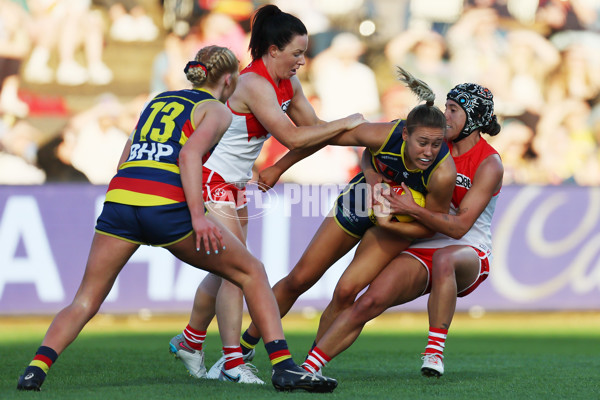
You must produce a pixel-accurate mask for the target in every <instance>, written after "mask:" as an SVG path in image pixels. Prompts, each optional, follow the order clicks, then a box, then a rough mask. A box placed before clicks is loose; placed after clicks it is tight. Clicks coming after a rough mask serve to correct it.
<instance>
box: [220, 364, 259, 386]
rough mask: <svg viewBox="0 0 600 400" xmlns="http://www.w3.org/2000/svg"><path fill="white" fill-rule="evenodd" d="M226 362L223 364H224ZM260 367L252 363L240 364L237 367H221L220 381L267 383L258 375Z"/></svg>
mask: <svg viewBox="0 0 600 400" xmlns="http://www.w3.org/2000/svg"><path fill="white" fill-rule="evenodd" d="M224 365H225V364H223V366H224ZM257 372H258V369H256V367H255V366H254V365H252V364H240V365H238V366H237V367H235V368H231V369H227V370H225V369H221V371H220V373H219V380H220V381H227V382H236V383H256V384H259V385H264V384H265V383H264V382H263V381H262V379H260V378H259V377H258V376H256V373H257Z"/></svg>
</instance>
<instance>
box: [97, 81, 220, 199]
mask: <svg viewBox="0 0 600 400" xmlns="http://www.w3.org/2000/svg"><path fill="white" fill-rule="evenodd" d="M205 101H218V100H217V99H215V98H214V97H213V96H212V94H210V93H209V92H208V91H206V90H202V89H190V90H178V91H171V92H164V93H161V94H159V95H158V96H156V97H155V98H154V99H152V100H151V101H150V102H149V103H148V105H147V106H146V108H145V109H144V111H142V115H141V116H140V119H139V121H138V124H137V126H136V128H135V131H134V133H133V135H132V145H131V151H130V153H129V158H128V159H127V162H125V163H123V164H122V165H121V166H120V167H119V171H118V172H117V174H116V175H115V177H114V178H113V179H112V180H111V182H110V184H109V186H108V192H107V194H106V201H108V202H114V203H120V204H127V205H133V206H160V205H166V204H174V203H182V202H185V195H184V193H183V187H182V184H181V177H180V175H179V152H180V151H181V148H182V147H183V145H184V144H185V143H186V142H187V140H188V138H189V137H190V136H191V135H192V133H194V130H195V129H196V126H195V123H194V118H193V114H194V110H195V109H196V107H197V106H198V105H199V104H200V103H202V102H205ZM208 154H210V152H209V153H207V154H206V155H204V158H206V157H207V156H208ZM203 161H204V160H203ZM198 173H201V171H198Z"/></svg>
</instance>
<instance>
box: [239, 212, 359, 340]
mask: <svg viewBox="0 0 600 400" xmlns="http://www.w3.org/2000/svg"><path fill="white" fill-rule="evenodd" d="M358 241H359V239H357V238H355V237H353V236H350V235H348V234H347V233H346V232H344V231H343V230H342V229H341V228H340V227H339V226H338V225H337V223H336V222H335V220H334V218H333V217H327V218H325V220H324V221H323V223H322V224H321V226H320V227H319V230H318V231H317V233H316V234H315V236H314V237H313V239H312V240H311V242H310V244H309V245H308V247H307V248H306V250H305V251H304V254H302V257H301V258H300V260H299V261H298V263H297V264H296V265H295V266H294V269H292V271H291V272H290V273H289V274H288V275H287V276H286V277H284V278H283V279H281V280H280V281H279V282H277V283H276V284H275V286H273V293H274V294H275V298H276V299H277V304H278V306H279V312H280V315H281V317H283V316H284V315H286V314H287V313H288V311H289V310H290V309H291V308H292V306H293V305H294V303H295V302H296V300H297V299H298V297H300V295H302V294H303V293H304V292H306V291H307V290H308V289H310V288H311V287H312V286H313V285H314V284H315V283H316V282H317V281H318V280H319V279H320V278H321V277H322V276H323V274H324V273H325V272H326V271H327V269H329V267H331V266H332V265H333V264H334V263H335V262H336V261H337V260H339V259H340V258H341V257H342V256H344V255H345V254H346V253H348V252H349V251H350V250H351V249H352V248H353V247H354V246H355V245H356V243H358ZM254 322H255V321H254V319H253V320H252V323H251V324H250V326H249V327H248V333H249V334H250V335H252V336H254V337H260V336H261V333H260V331H259V330H258V329H257V327H256V324H255V323H254ZM263 341H264V338H263Z"/></svg>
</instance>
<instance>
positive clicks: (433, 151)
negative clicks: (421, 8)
mask: <svg viewBox="0 0 600 400" xmlns="http://www.w3.org/2000/svg"><path fill="white" fill-rule="evenodd" d="M398 72H399V76H400V79H401V80H402V81H403V82H405V83H406V84H407V86H408V87H409V88H411V90H412V91H413V92H414V93H415V94H416V95H417V96H418V97H419V99H420V100H424V101H425V104H421V105H419V106H417V107H415V108H413V109H412V110H411V111H410V113H409V114H408V116H407V119H406V120H397V121H392V122H388V123H365V124H362V125H359V126H358V127H356V128H355V129H353V130H351V131H348V132H344V133H342V134H340V135H338V136H336V137H335V138H333V139H331V140H329V141H328V142H327V143H328V144H333V145H342V146H364V147H366V149H367V150H366V151H365V152H364V153H363V154H364V157H363V158H364V159H366V161H367V162H368V163H370V164H371V165H372V166H373V168H375V169H376V171H377V174H378V176H379V177H380V178H379V182H385V183H388V184H390V185H400V184H401V183H405V184H406V185H407V187H410V189H412V190H415V191H417V192H419V193H422V194H423V196H424V197H425V207H426V208H427V209H428V210H431V211H436V212H445V213H447V212H448V209H449V206H450V199H451V197H452V190H453V188H454V182H455V180H456V169H455V166H454V162H453V161H452V157H450V156H449V153H448V146H447V145H446V143H445V141H444V135H445V132H446V118H445V117H444V114H443V113H442V112H441V111H440V110H439V109H438V108H437V107H435V106H434V105H433V102H434V98H435V95H434V94H433V92H432V91H431V89H430V88H429V86H427V84H425V83H424V82H422V81H420V80H418V79H416V78H414V77H413V76H412V75H410V74H409V73H408V72H407V71H405V70H403V69H402V68H398ZM296 161H298V156H297V155H295V154H293V153H288V154H286V155H285V156H284V157H283V158H282V159H281V160H279V161H278V162H277V163H276V164H275V165H274V166H273V167H272V168H271V170H272V171H270V173H269V175H270V179H272V181H271V182H269V184H273V183H274V182H276V180H277V178H278V177H279V176H280V175H281V174H282V173H283V172H284V171H285V170H286V169H287V168H289V167H290V166H291V165H292V164H294V163H295V162H296ZM368 186H370V185H366V183H365V177H364V175H363V174H362V173H359V174H358V175H357V176H356V177H355V178H354V179H352V181H351V182H350V183H349V184H348V186H347V187H346V188H345V189H344V190H343V191H342V194H340V196H339V197H338V199H337V202H336V204H335V205H334V208H333V211H332V213H331V214H330V215H329V216H327V217H326V218H325V220H324V221H323V223H322V224H321V226H320V227H319V230H318V231H317V233H316V234H315V236H314V237H313V239H312V240H311V242H310V244H309V245H308V247H307V249H306V250H305V251H304V253H303V255H302V257H301V258H300V260H299V261H298V263H297V264H296V265H295V266H294V268H293V269H292V271H291V272H290V273H289V274H288V275H287V276H286V277H284V278H283V279H281V280H280V281H279V282H277V283H276V284H275V286H273V292H274V293H275V297H276V298H277V303H278V305H279V310H280V312H281V315H282V316H284V315H285V314H286V313H287V312H288V311H289V310H290V309H291V307H292V305H293V304H294V302H295V301H296V300H297V299H298V297H299V296H300V295H302V294H303V293H304V292H306V291H307V290H308V289H310V288H311V287H312V286H313V285H314V284H315V283H316V282H317V281H318V280H319V279H320V278H321V277H322V276H323V274H324V273H325V272H326V271H327V269H329V267H331V266H332V265H333V264H334V263H335V262H336V261H337V260H339V259H340V258H341V257H342V256H344V255H345V254H346V253H347V252H349V251H350V250H351V249H352V248H353V247H354V246H355V245H356V244H357V243H359V242H360V244H359V245H358V247H357V249H356V253H355V256H354V259H353V260H352V262H351V263H350V265H349V266H348V267H347V268H346V270H345V271H344V273H343V275H342V277H341V278H340V280H339V282H338V284H337V286H336V288H335V290H334V294H333V299H332V301H331V303H330V304H329V305H328V306H327V308H326V309H325V311H324V312H323V314H322V316H321V321H320V324H319V331H318V333H317V339H318V338H319V337H320V335H321V333H322V332H324V331H325V330H326V329H327V328H328V327H329V325H330V323H331V322H332V321H333V320H334V319H335V317H336V316H337V315H338V314H339V313H340V312H341V311H342V310H343V309H345V308H347V307H349V306H351V305H352V303H353V302H354V299H355V298H356V295H357V294H358V293H359V292H360V291H362V290H363V289H364V288H365V287H366V286H367V285H368V283H369V282H370V281H371V280H373V279H374V278H375V276H377V274H378V272H379V271H380V270H381V268H383V267H385V265H387V263H389V262H390V261H391V260H392V259H393V258H394V257H395V256H396V255H398V254H400V252H401V251H402V250H404V249H406V248H407V247H408V245H409V244H410V242H411V240H412V239H414V238H421V237H428V236H431V235H432V234H433V231H431V230H430V229H429V228H427V227H425V226H424V225H422V224H420V223H415V222H396V223H395V227H394V228H395V229H394V232H390V231H389V230H386V229H382V228H380V227H378V226H376V225H377V223H378V221H379V220H382V219H383V218H384V217H383V216H381V217H376V218H373V216H372V215H370V213H369V209H370V195H369V193H371V191H370V189H369V187H368ZM248 337H250V338H254V339H253V340H252V341H253V343H256V342H257V338H258V337H260V332H259V329H257V326H255V324H254V323H252V324H251V325H250V326H249V328H248V329H247V331H246V332H245V333H244V336H243V338H244V340H243V341H242V346H243V347H244V346H246V347H248V340H247V338H248Z"/></svg>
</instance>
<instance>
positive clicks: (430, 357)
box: [421, 354, 444, 378]
mask: <svg viewBox="0 0 600 400" xmlns="http://www.w3.org/2000/svg"><path fill="white" fill-rule="evenodd" d="M443 358H444V356H442V355H441V354H423V357H421V359H422V360H423V365H422V366H421V374H423V376H435V377H436V378H439V377H440V376H442V375H444V361H443Z"/></svg>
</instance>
